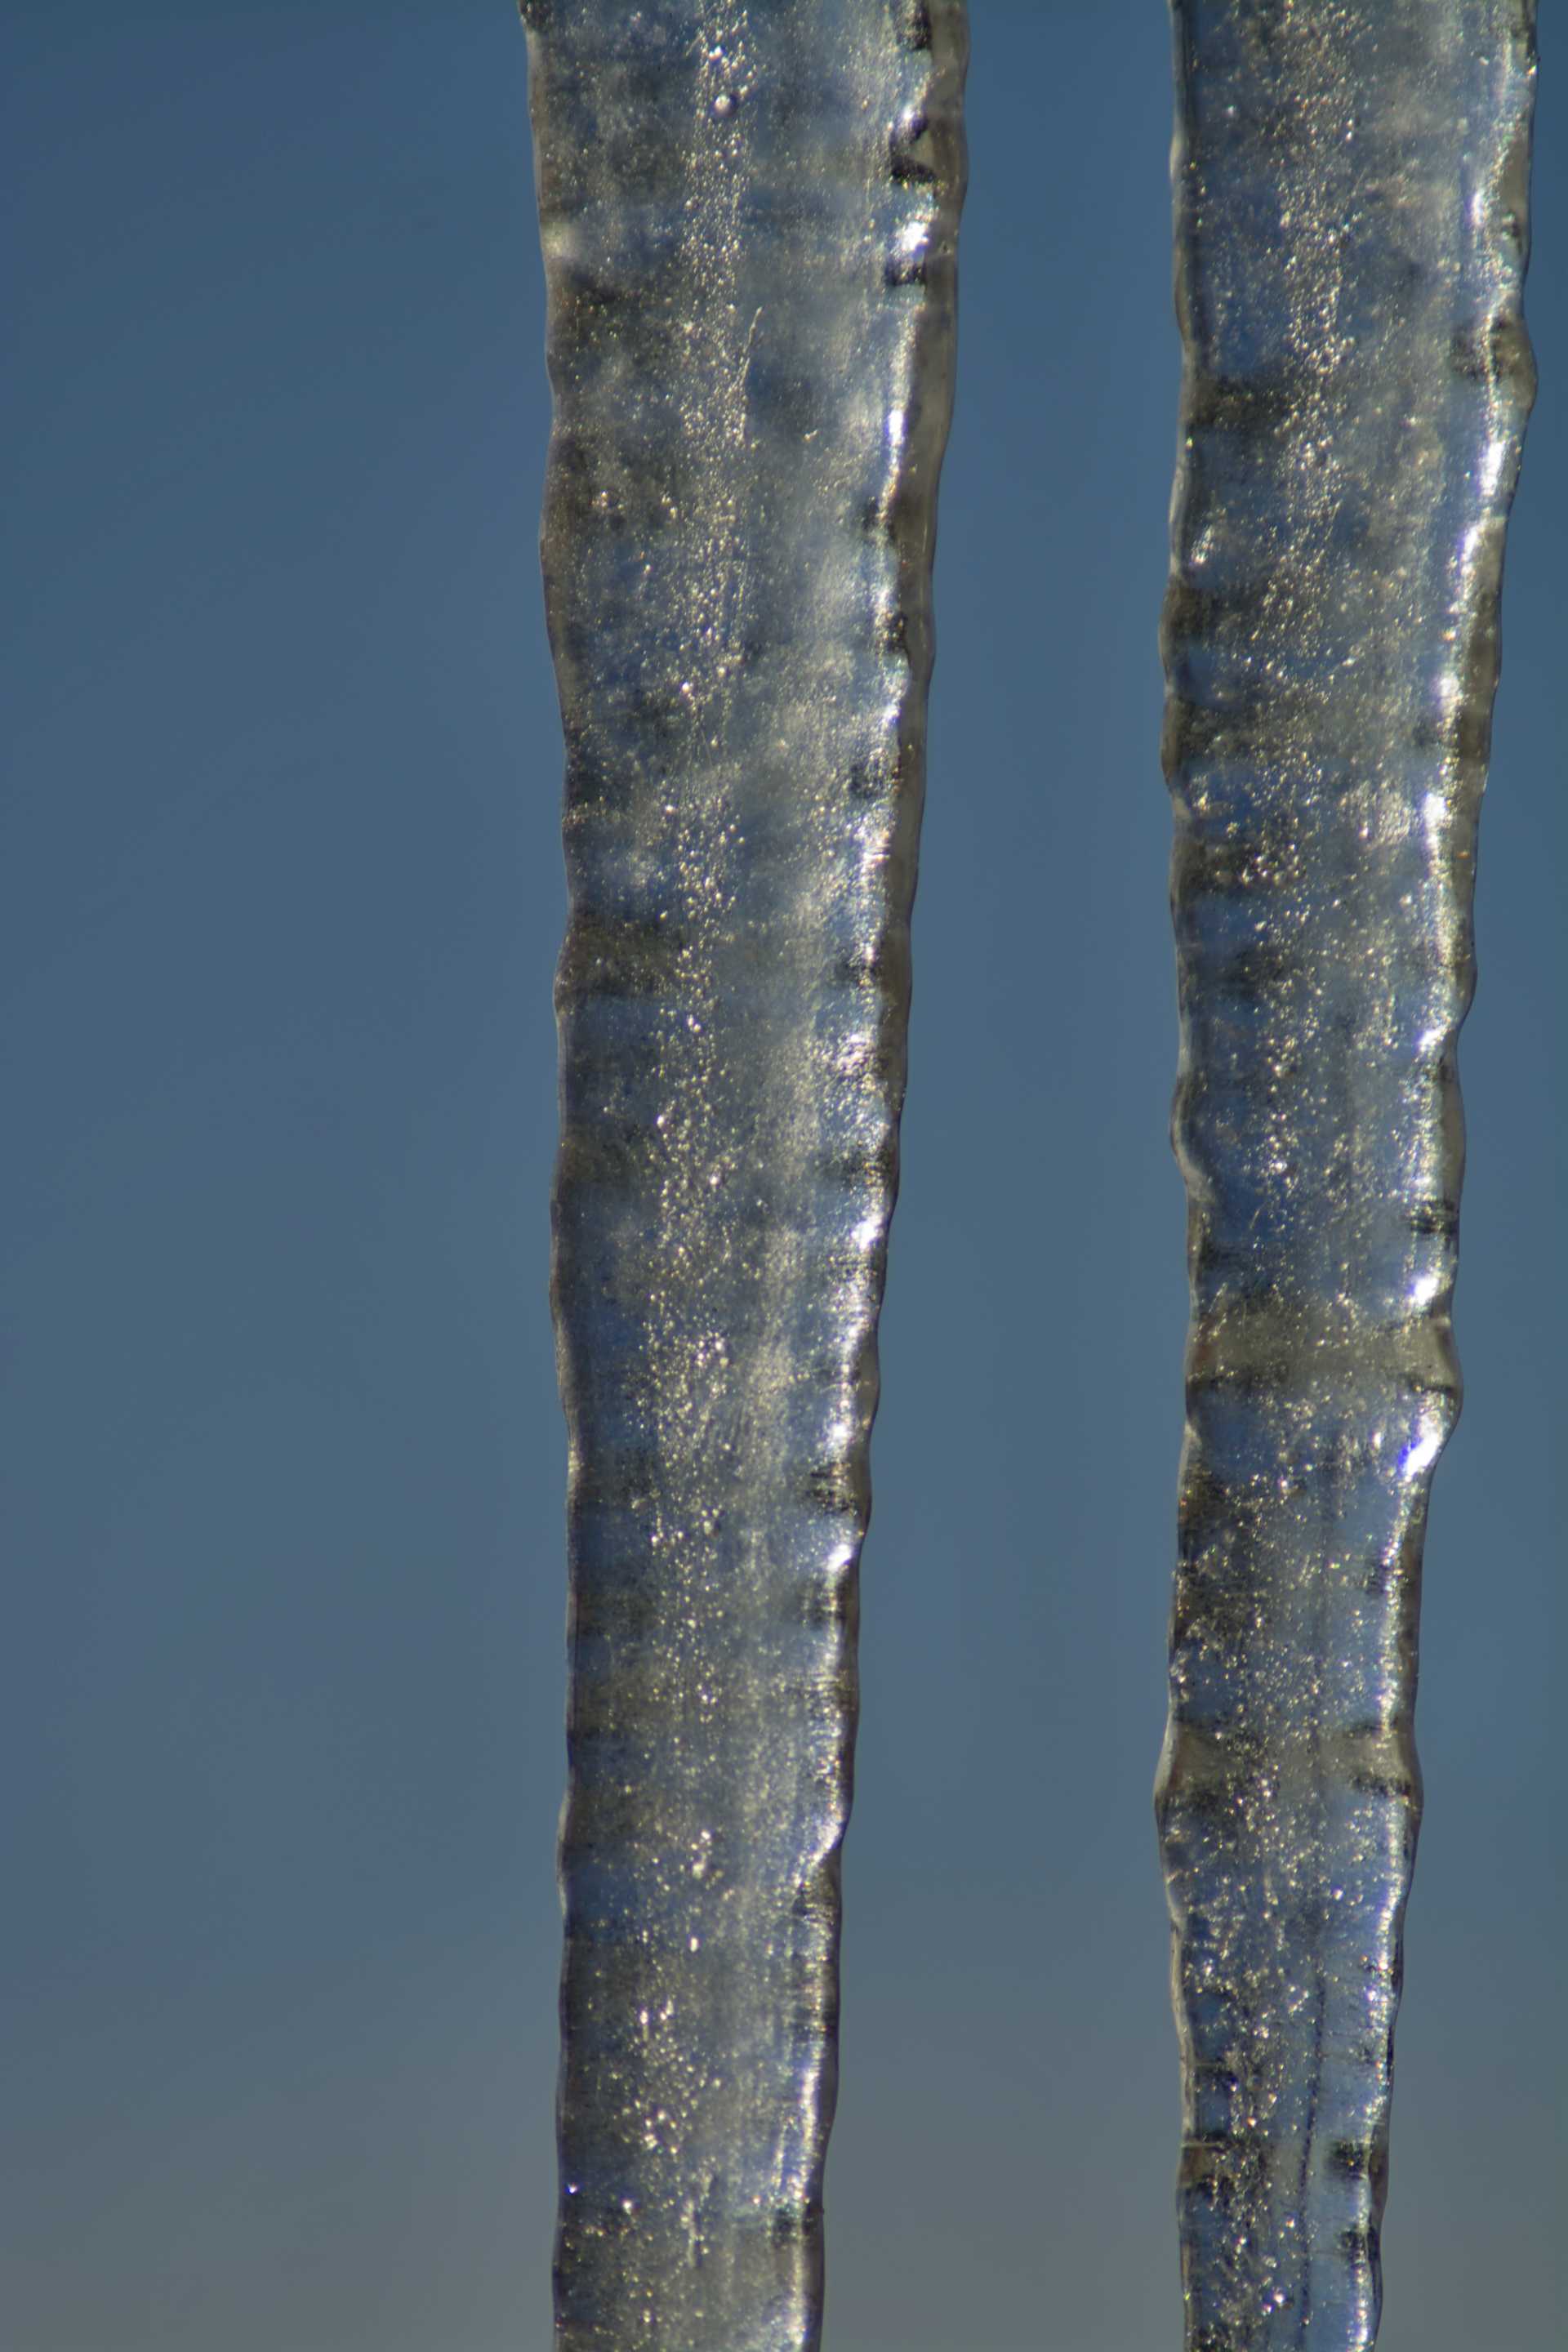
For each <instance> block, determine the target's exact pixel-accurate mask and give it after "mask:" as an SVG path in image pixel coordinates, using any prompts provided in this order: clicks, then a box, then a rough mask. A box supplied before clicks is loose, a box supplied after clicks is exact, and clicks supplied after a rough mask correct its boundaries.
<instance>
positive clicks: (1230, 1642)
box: [1158, 0, 1535, 2352]
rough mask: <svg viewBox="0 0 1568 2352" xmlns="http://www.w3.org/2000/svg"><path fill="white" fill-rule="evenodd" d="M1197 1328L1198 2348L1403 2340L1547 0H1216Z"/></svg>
mask: <svg viewBox="0 0 1568 2352" xmlns="http://www.w3.org/2000/svg"><path fill="white" fill-rule="evenodd" d="M1175 29H1176V65H1177V84H1178V131H1177V140H1176V148H1175V153H1174V158H1173V176H1174V186H1175V200H1176V257H1177V301H1178V310H1179V312H1180V317H1181V323H1182V329H1183V334H1184V356H1185V371H1184V389H1183V439H1182V449H1181V457H1180V462H1179V467H1178V473H1177V480H1176V495H1175V502H1174V509H1173V572H1172V579H1171V586H1170V592H1169V596H1168V600H1167V604H1166V608H1165V618H1164V644H1165V659H1166V672H1167V679H1168V685H1169V696H1168V701H1167V709H1166V728H1165V743H1164V753H1165V765H1166V772H1167V775H1168V778H1169V781H1170V784H1171V789H1172V793H1173V800H1174V806H1175V826H1176V835H1175V849H1174V861H1173V889H1172V896H1173V912H1174V920H1175V929H1176V939H1177V954H1178V966H1179V980H1180V1003H1181V1019H1182V1045H1181V1064H1180V1076H1179V1080H1178V1086H1177V1093H1176V1105H1175V1118H1174V1130H1175V1140H1176V1145H1177V1150H1178V1154H1179V1157H1180V1160H1181V1163H1182V1167H1183V1170H1184V1174H1185V1177H1186V1181H1187V1188H1188V1202H1189V1261H1190V1271H1191V1278H1192V1293H1193V1323H1192V1330H1191V1335H1190V1342H1189V1352H1188V1360H1187V1434H1186V1442H1185V1448H1184V1459H1183V1467H1182V1480H1181V1502H1180V1549H1179V1564H1178V1569H1177V1575H1176V1586H1175V1598H1174V1607H1173V1622H1172V1637H1171V1713H1170V1725H1169V1730H1168V1733H1167V1738H1166V1745H1165V1749H1164V1754H1163V1759H1162V1763H1161V1772H1160V1783H1159V1790H1158V1811H1159V1819H1160V1827H1161V1832H1162V1838H1163V1855H1164V1864H1165V1870H1166V1876H1167V1885H1168V1890H1169V1895H1170V1904H1171V1912H1172V1917H1173V1927H1174V1937H1173V1944H1174V1948H1173V1976H1174V1993H1175V2002H1176V2010H1177V2019H1178V2026H1179V2031H1180V2037H1181V2043H1182V2052H1183V2059H1184V2152H1183V2158H1182V2167H1181V2174H1180V2186H1179V2190H1178V2209H1179V2219H1180V2229H1181V2240H1182V2260H1183V2276H1184V2292H1185V2301H1186V2343H1187V2345H1188V2347H1189V2352H1242V2347H1247V2352H1263V2347H1268V2352H1284V2347H1302V2346H1310V2347H1311V2352H1340V2348H1341V2347H1365V2346H1369V2345H1371V2344H1372V2342H1373V2338H1374V2336H1375V2334H1376V2328H1377V2319H1378V2305H1379V2294H1380V2284H1379V2260H1378V2225H1379V2218H1380V2214H1381V2210H1382V2206H1383V2197H1384V2177H1385V2169H1386V2152H1387V2140H1388V2112H1389V2092H1390V2084H1391V2068H1392V2037H1393V2030H1394V2009H1395V2005H1396V2002H1397V2000H1398V1994H1399V1981H1400V1931H1401V1924H1402V1919H1403V1915H1404V1909H1405V1895H1406V1892H1407V1890H1408V1886H1409V1882H1410V1872H1411V1864H1412V1860H1413V1856H1414V1852H1415V1833H1416V1825H1417V1820H1418V1816H1419V1811H1420V1781H1419V1777H1418V1772H1417V1767H1416V1760H1415V1748H1414V1745H1413V1738H1412V1710H1413V1704H1414V1700H1415V1657H1416V1611H1417V1600H1418V1590H1419V1581H1420V1570H1421V1549H1422V1538H1423V1531H1424V1526H1425V1519H1426V1500H1427V1489H1428V1486H1429V1482H1430V1479H1431V1474H1432V1467H1433V1465H1434V1463H1435V1462H1436V1457H1437V1455H1438V1453H1439V1452H1440V1450H1441V1448H1442V1446H1443V1444H1444V1442H1445V1440H1446V1439H1447V1435H1448V1433H1449V1431H1450V1430H1451V1428H1452V1426H1453V1423H1454V1421H1455V1418H1456V1416H1457V1413H1458V1405H1459V1380H1458V1367H1457V1363H1456V1360H1455V1356H1454V1352H1453V1347H1452V1342H1451V1337H1450V1328H1449V1307H1450V1300H1451V1296H1452V1290H1453V1282H1454V1273H1455V1261H1456V1244H1457V1233H1458V1196H1459V1183H1460V1176H1461V1167H1462V1159H1463V1132H1462V1127H1461V1120H1460V1110H1459V1098H1458V1084H1457V1076H1456V1066H1455V1051H1456V1040H1457V1034H1458V1027H1459V1024H1460V1022H1461V1021H1462V1019H1463V1017H1464V1014H1465V1011H1466V1008H1467V1006H1468V1002H1469V997H1470V992H1471V988H1472V983H1473V960H1472V947H1471V929H1470V901H1471V886H1472V878H1473V873H1474V859H1475V842H1476V822H1477V817H1478V814H1479V804H1480V798H1481V791H1482V786H1483V783H1484V782H1485V775H1486V765H1487V758H1488V751H1489V736H1490V725H1491V708H1492V696H1493V691H1494V688H1495V685H1496V681H1497V669H1498V594H1499V587H1500V575H1501V566H1502V555H1503V536H1504V530H1505V525H1506V520H1507V515H1508V509H1509V502H1510V498H1511V496H1512V492H1513V488H1514V481H1515V477H1516V474H1517V470H1518V466H1519V457H1520V446H1521V436H1522V433H1523V428H1524V424H1525V418H1526V415H1527V413H1528V409H1529V405H1530V401H1531V392H1532V388H1533V377H1532V367H1531V354H1530V347H1529V342H1528V340H1527V337H1526V334H1525V331H1524V326H1523V321H1522V318H1521V282H1522V278H1523V275H1524V268H1525V259H1526V204H1527V196H1528V174H1529V153H1530V129H1531V104H1532V100H1533V94H1534V61H1535V60H1534V37H1533V35H1534V9H1533V6H1532V5H1523V4H1522V0H1333V5H1321V6H1310V7H1303V6H1296V5H1291V0H1178V5H1177V6H1176V11H1175Z"/></svg>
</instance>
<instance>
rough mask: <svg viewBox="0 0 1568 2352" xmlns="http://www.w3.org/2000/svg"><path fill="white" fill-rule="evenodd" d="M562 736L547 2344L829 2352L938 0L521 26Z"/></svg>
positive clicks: (676, 10) (905, 983) (685, 0)
mask: <svg viewBox="0 0 1568 2352" xmlns="http://www.w3.org/2000/svg"><path fill="white" fill-rule="evenodd" d="M522 13H523V17H524V21H525V24H526V26H527V27H528V31H529V45H530V65H531V106H532V117H533V128H534V140H535V153H536V163H537V175H538V188H539V207H540V221H541V230H542V241H543V250H544V257H545V265H546V276H547V283H548V296H549V355H550V369H551V378H552V385H553V390H554V396H555V423H554V433H553V438H552V445H551V456H550V466H549V476H548V483H547V488H546V494H545V513H544V525H543V554H544V570H545V582H546V598H547V606H548V614H549V622H550V630H551V639H552V648H553V652H554V656H555V664H556V673H557V678H558V682H559V687H560V693H561V703H562V711H563V723H564V732H565V739H566V752H567V778H566V806H565V846H566V862H567V869H568V879H569V889H570V919H569V928H568V932H567V937H566V942H565V947H564V950H563V958H562V962H561V968H560V977H559V983H558V993H557V1001H558V1007H559V1013H560V1030H561V1073H562V1080H561V1083H562V1142H561V1156H560V1161H559V1170H558V1181H557V1188H556V1197H555V1277H554V1278H555V1292H554V1295H555V1304H556V1316H557V1330H558V1338H559V1350H560V1365H561V1380H562V1388H563V1397H564V1402H565V1407H566V1413H567V1420H568V1424H569V1435H570V1478H571V1487H570V1500H569V1547H570V1555H571V1697H570V1708H569V1726H568V1729H569V1749H570V1784H569V1790H568V1796H567V1804H566V1811H565V1817H564V1822H563V1835H562V1875H563V1889H564V1897H565V1906H566V1959H565V1969H564V1978H563V2068H562V2077H561V2098H560V2142H561V2159H562V2208H561V2226H560V2236H559V2240H558V2253H557V2271H556V2284H557V2329H558V2334H557V2342H558V2344H559V2346H560V2347H562V2352H631V2347H634V2346H647V2347H649V2352H804V2347H813V2346H816V2344H817V2343H818V2341H819V2329H820V2321H821V2292H822V2181H823V2162H824V2155H825V2150H826V2138H827V2133H828V2127H829V2125H830V2123H831V2120H832V2115H833V2104H834V2093H835V2081H836V2034H837V1948H838V1923H839V1847H840V1841H841V1839H842V1836H843V1832H844V1826H845V1822H846V1818H847V1813H848V1809H849V1800H850V1773H851V1757H852V1743H853V1737H854V1726H855V1711H856V1675H855V1633H856V1619H857V1600H856V1579H857V1570H858V1557H859V1550H860V1543H861V1538H862V1536H863V1534H864V1531H865V1527H866V1521H867V1514H868V1499H869V1489H868V1468H867V1446H868V1435H869V1430H870V1423H871V1417H872V1413H873V1411H874V1408H875V1403H876V1394H877V1363H876V1323H877V1313H878V1307H879V1300H880V1296H881V1289H882V1279H883V1268H884V1263H885V1253H886V1245H887V1235H888V1223H889V1215H890V1213H891V1209H892V1204H893V1196H894V1191H895V1187H896V1181H897V1168H898V1121H899V1113H900V1104H901V1099H902V1094H903V1086H904V1067H905V1062H904V1040H905V1027H906V1020H907V1013H908V1004H909V918H910V898H911V894H912V891H913V887H914V878H915V856H916V845H917V835H918V829H919V824H920V814H921V791H922V772H923V756H924V730H925V698H926V687H927V680H928V677H929V675H930V669H931V597H930V578H931V552H932V540H933V531H934V525H935V500H936V488H937V476H938V470H939V467H940V464H941V460H942V448H943V444H944V441H945V438H946V433H947V424H948V415H949V409H950V405H951V396H952V339H953V305H954V247H955V239H956V232H957V218H958V210H959V205H960V201H961V196H962V192H963V142H962V130H961V121H960V105H961V94H962V83H963V66H964V59H965V47H966V43H965V20H964V11H963V5H962V0H767V5H756V0H752V5H742V0H642V5H638V6H636V7H634V6H632V5H628V0H525V5H524V7H523V12H522Z"/></svg>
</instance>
